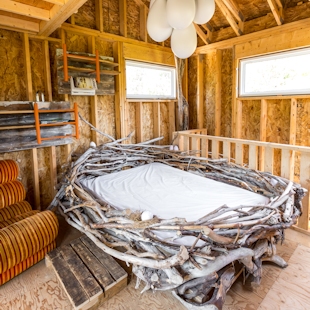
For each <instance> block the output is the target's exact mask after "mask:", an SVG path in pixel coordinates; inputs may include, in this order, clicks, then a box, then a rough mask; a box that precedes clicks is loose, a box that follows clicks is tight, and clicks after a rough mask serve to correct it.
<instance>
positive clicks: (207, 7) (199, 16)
mask: <svg viewBox="0 0 310 310" xmlns="http://www.w3.org/2000/svg"><path fill="white" fill-rule="evenodd" d="M195 1H196V14H195V18H194V23H196V24H199V25H202V24H205V23H207V22H208V21H209V20H210V19H211V18H212V16H213V14H214V12H215V2H214V0H195Z"/></svg>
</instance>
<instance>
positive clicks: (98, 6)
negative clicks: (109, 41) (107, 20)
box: [95, 0, 103, 32]
mask: <svg viewBox="0 0 310 310" xmlns="http://www.w3.org/2000/svg"><path fill="white" fill-rule="evenodd" d="M95 12H96V17H95V18H96V29H97V30H99V31H100V32H103V8H102V0H95Z"/></svg>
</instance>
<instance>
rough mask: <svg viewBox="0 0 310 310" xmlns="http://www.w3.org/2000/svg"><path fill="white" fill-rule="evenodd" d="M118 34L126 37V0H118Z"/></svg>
mask: <svg viewBox="0 0 310 310" xmlns="http://www.w3.org/2000/svg"><path fill="white" fill-rule="evenodd" d="M118 3H119V21H120V25H119V32H120V34H121V35H122V36H123V37H127V0H119V2H118Z"/></svg>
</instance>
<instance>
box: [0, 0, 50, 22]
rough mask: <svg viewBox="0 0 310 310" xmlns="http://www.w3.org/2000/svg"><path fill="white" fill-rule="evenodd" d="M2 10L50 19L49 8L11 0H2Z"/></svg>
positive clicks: (0, 7) (0, 4)
mask: <svg viewBox="0 0 310 310" xmlns="http://www.w3.org/2000/svg"><path fill="white" fill-rule="evenodd" d="M0 10H1V11H5V12H10V13H14V14H18V15H22V16H28V17H32V18H35V19H39V20H47V21H48V20H50V12H49V10H45V9H41V8H37V7H35V6H32V5H28V4H24V3H20V2H16V1H11V0H9V1H8V0H0Z"/></svg>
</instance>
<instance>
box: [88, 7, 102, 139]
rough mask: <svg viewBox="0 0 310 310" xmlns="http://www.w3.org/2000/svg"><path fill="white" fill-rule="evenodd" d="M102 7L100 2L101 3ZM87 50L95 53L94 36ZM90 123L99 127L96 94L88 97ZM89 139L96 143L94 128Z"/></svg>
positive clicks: (89, 39) (89, 41)
mask: <svg viewBox="0 0 310 310" xmlns="http://www.w3.org/2000/svg"><path fill="white" fill-rule="evenodd" d="M101 7H102V3H101ZM87 50H88V52H89V53H90V54H95V53H96V39H95V37H94V36H89V37H88V43H87ZM90 123H91V124H92V125H93V126H95V127H96V128H98V127H99V122H98V96H97V95H94V96H91V97H90ZM91 139H92V141H94V142H95V143H96V144H98V135H97V132H96V131H95V130H92V131H91Z"/></svg>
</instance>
